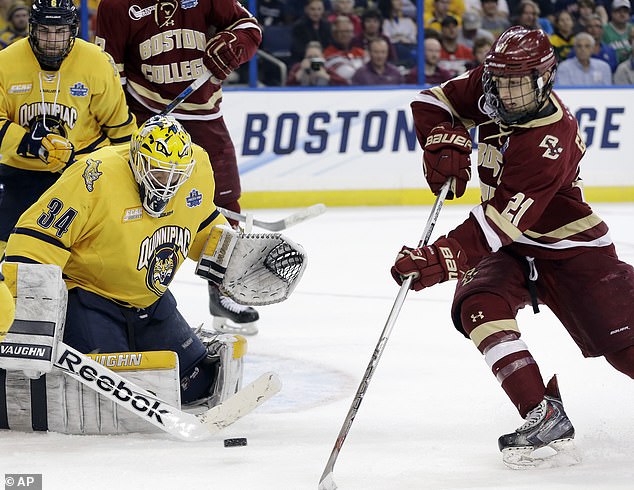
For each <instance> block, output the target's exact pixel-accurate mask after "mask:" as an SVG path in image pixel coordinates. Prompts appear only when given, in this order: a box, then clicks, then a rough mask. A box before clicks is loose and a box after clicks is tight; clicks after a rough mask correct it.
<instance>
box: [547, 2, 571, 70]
mask: <svg viewBox="0 0 634 490" xmlns="http://www.w3.org/2000/svg"><path fill="white" fill-rule="evenodd" d="M573 27H574V22H573V20H572V15H570V13H569V12H568V11H567V10H562V11H560V12H557V14H556V15H555V24H554V28H555V32H554V33H553V34H551V35H550V36H548V38H549V40H550V44H552V46H553V49H554V51H555V56H556V57H557V61H558V62H559V61H562V60H565V59H566V58H568V55H569V54H570V50H571V49H572V47H573V42H574V34H573Z"/></svg>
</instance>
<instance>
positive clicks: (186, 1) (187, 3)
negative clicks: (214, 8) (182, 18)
mask: <svg viewBox="0 0 634 490" xmlns="http://www.w3.org/2000/svg"><path fill="white" fill-rule="evenodd" d="M196 5H198V0H181V8H182V9H191V8H194V7H195V6H196Z"/></svg>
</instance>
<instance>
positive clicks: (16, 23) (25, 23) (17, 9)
mask: <svg viewBox="0 0 634 490" xmlns="http://www.w3.org/2000/svg"><path fill="white" fill-rule="evenodd" d="M28 34H29V7H28V6H27V5H26V4H25V3H24V2H22V1H21V0H15V1H14V2H12V3H11V5H10V6H9V10H8V11H7V28H6V29H4V30H3V31H1V32H0V47H1V48H6V47H7V46H8V45H9V44H13V43H14V42H15V41H17V40H18V39H22V38H24V37H27V36H28Z"/></svg>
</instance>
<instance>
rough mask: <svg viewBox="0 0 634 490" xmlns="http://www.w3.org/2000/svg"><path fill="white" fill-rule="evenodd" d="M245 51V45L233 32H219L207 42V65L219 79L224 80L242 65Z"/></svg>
mask: <svg viewBox="0 0 634 490" xmlns="http://www.w3.org/2000/svg"><path fill="white" fill-rule="evenodd" d="M243 51H244V47H243V46H242V44H241V43H240V42H239V40H238V37H237V36H236V35H235V34H234V33H233V32H231V31H222V32H219V33H218V34H216V35H215V36H214V37H212V38H211V39H210V40H209V42H208V43H207V47H206V48H205V52H206V53H207V56H206V57H205V58H204V61H205V65H206V66H207V68H209V70H210V71H211V73H213V75H214V77H216V78H217V79H218V80H224V79H225V78H227V77H228V76H229V74H230V73H231V72H232V71H233V70H235V69H237V68H238V67H239V66H240V58H241V56H242V52H243Z"/></svg>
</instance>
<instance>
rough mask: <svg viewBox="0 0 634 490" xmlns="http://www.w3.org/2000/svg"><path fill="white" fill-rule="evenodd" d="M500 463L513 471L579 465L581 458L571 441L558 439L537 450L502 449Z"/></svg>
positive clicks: (528, 448) (522, 448)
mask: <svg viewBox="0 0 634 490" xmlns="http://www.w3.org/2000/svg"><path fill="white" fill-rule="evenodd" d="M502 461H503V462H504V464H505V465H506V466H508V467H509V468H511V469H514V470H528V469H536V468H540V469H541V468H560V467H563V466H573V465H576V464H579V463H581V456H580V454H579V453H578V452H577V450H576V448H575V445H574V442H573V440H572V439H560V440H558V441H553V442H551V443H550V444H548V445H547V446H543V447H540V448H538V449H533V448H532V447H521V448H520V447H509V448H506V449H503V450H502Z"/></svg>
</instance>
